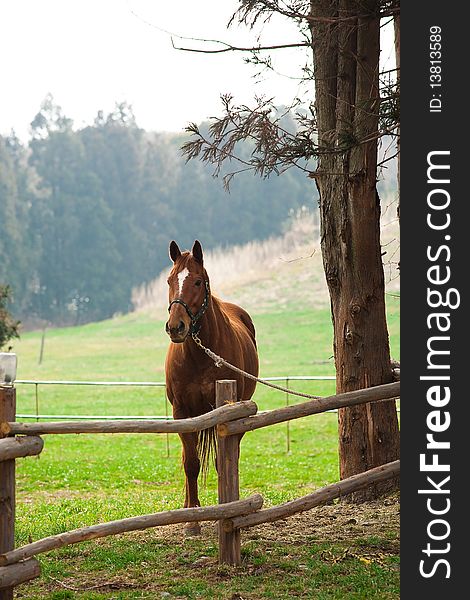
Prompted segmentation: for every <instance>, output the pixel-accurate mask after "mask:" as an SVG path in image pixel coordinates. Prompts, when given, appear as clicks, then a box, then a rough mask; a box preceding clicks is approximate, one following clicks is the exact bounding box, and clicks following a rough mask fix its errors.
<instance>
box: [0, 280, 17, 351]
mask: <svg viewBox="0 0 470 600" xmlns="http://www.w3.org/2000/svg"><path fill="white" fill-rule="evenodd" d="M10 300H11V289H10V287H9V286H7V285H0V350H2V349H3V348H4V346H5V345H6V344H7V343H8V342H9V341H10V340H11V339H13V338H19V337H20V335H19V331H18V327H19V325H20V322H19V321H16V320H15V319H13V317H12V316H11V314H10V312H9V310H8V303H9V301H10ZM7 350H9V348H7Z"/></svg>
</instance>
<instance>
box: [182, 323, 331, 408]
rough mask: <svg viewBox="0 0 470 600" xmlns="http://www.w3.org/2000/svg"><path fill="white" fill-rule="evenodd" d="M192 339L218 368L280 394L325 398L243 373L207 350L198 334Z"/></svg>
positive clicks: (311, 398)
mask: <svg viewBox="0 0 470 600" xmlns="http://www.w3.org/2000/svg"><path fill="white" fill-rule="evenodd" d="M191 337H192V338H193V341H194V343H195V344H196V346H199V348H201V350H203V351H204V352H205V353H206V354H207V356H208V357H209V358H211V359H212V360H213V361H214V364H215V366H216V367H219V368H220V367H222V366H225V367H227V368H229V369H231V370H232V371H235V373H239V374H240V375H243V377H246V378H248V379H252V380H253V381H257V382H258V383H262V384H263V385H267V386H268V387H271V388H274V389H275V390H279V391H280V392H287V393H288V394H292V395H294V396H300V397H301V398H308V399H309V400H321V398H322V397H323V396H312V395H311V394H304V393H303V392H296V391H294V390H291V389H289V388H285V387H282V386H281V385H276V384H274V383H270V382H269V381H266V380H265V379H260V378H259V377H256V376H255V375H252V374H251V373H247V372H246V371H243V370H242V369H239V368H238V367H235V365H232V364H230V363H229V362H227V361H226V360H225V359H224V358H222V357H221V356H219V355H218V354H216V353H215V352H212V350H210V349H209V348H206V346H204V344H203V343H202V342H201V339H200V337H199V336H198V334H197V333H192V334H191Z"/></svg>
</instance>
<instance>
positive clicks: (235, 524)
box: [223, 460, 400, 531]
mask: <svg viewBox="0 0 470 600" xmlns="http://www.w3.org/2000/svg"><path fill="white" fill-rule="evenodd" d="M399 473H400V461H399V460H396V461H394V462H391V463H387V464H386V465H381V466H380V467H375V468H374V469H370V470H369V471H365V472H364V473H359V474H358V475H353V476H352V477H348V478H347V479H343V480H342V481H338V482H336V483H332V484H330V485H327V486H325V487H323V488H320V489H319V490H315V491H314V492H312V493H311V494H307V495H306V496H302V497H301V498H296V499H295V500H291V501H290V502H285V503H284V504H278V505H277V506H273V507H271V508H265V509H263V510H259V511H257V512H254V513H253V514H251V515H246V516H243V517H235V518H233V519H227V520H225V521H224V523H223V528H224V530H225V531H232V530H234V529H240V528H243V527H253V526H254V525H260V524H261V523H271V522H272V521H277V520H278V519H285V518H286V517H290V516H292V515H294V514H296V513H299V512H305V511H306V510H310V509H311V508H313V507H315V506H318V505H319V504H322V503H323V502H328V501H330V500H333V499H334V498H340V497H341V496H345V495H347V494H350V493H351V492H356V491H358V490H361V489H363V488H365V487H368V486H369V485H372V484H374V483H377V482H378V481H384V480H386V479H390V478H392V477H396V476H397V475H398V474H399Z"/></svg>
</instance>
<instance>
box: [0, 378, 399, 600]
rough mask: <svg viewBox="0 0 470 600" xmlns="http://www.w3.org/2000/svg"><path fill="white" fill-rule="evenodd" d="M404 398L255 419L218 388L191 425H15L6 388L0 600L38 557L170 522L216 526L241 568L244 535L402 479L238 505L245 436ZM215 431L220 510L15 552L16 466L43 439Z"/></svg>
mask: <svg viewBox="0 0 470 600" xmlns="http://www.w3.org/2000/svg"><path fill="white" fill-rule="evenodd" d="M399 395H400V383H399V382H396V383H390V384H386V385H380V386H376V387H374V388H368V389H365V390H359V391H357V392H348V393H345V394H338V395H335V396H329V397H326V398H321V399H315V400H310V401H308V402H303V403H301V404H296V405H291V406H287V407H284V408H279V409H276V410H271V411H268V412H265V413H261V414H257V406H256V404H255V403H254V402H252V401H247V402H237V401H236V400H237V391H236V382H235V381H231V380H224V381H217V382H216V408H215V409H214V410H213V411H211V412H210V413H207V414H205V415H201V416H199V417H195V418H193V419H181V420H177V421H172V422H168V421H149V420H146V421H143V420H119V421H94V422H89V421H73V422H66V421H64V422H50V423H48V422H42V423H17V422H16V421H15V414H16V390H15V388H14V387H12V386H0V600H11V599H12V598H13V589H14V587H15V586H17V585H19V584H20V583H23V582H25V581H29V580H31V579H34V578H35V577H38V576H39V575H40V566H39V562H38V561H37V559H36V558H34V557H35V556H37V555H38V554H40V553H42V552H47V551H49V550H52V549H55V548H61V547H63V546H67V545H69V544H75V543H78V542H83V541H85V540H90V539H94V538H99V537H105V536H109V535H116V534H119V533H125V532H128V531H136V530H142V529H147V528H149V527H158V526H161V525H168V524H170V523H183V522H192V521H218V522H219V528H218V531H219V533H218V535H219V562H220V563H228V564H235V565H237V564H240V562H241V549H240V530H241V529H242V528H246V527H251V526H253V525H258V524H260V523H267V522H270V521H275V520H277V519H283V518H286V517H288V516H290V515H293V514H295V513H298V512H303V511H306V510H309V509H311V508H313V507H314V506H318V505H319V504H321V503H323V502H326V501H328V500H332V499H334V498H338V497H340V496H343V495H345V494H349V493H351V492H354V491H357V490H360V489H363V488H365V487H368V486H369V485H372V484H373V483H376V482H378V481H383V480H386V479H390V478H393V477H396V476H397V475H398V473H399V471H400V463H399V461H394V462H392V463H388V464H386V465H382V466H379V467H376V468H374V469H371V470H369V471H366V472H364V473H361V474H359V475H355V476H353V477H349V478H348V479H344V480H342V481H340V482H337V483H334V484H331V485H328V486H326V487H324V488H321V489H319V490H316V491H315V492H313V493H311V494H308V495H306V496H303V497H301V498H298V499H296V500H292V501H290V502H286V503H284V504H280V505H278V506H274V507H272V508H268V509H264V510H261V507H262V504H263V498H262V497H261V496H260V495H259V494H255V495H253V496H250V497H249V498H246V499H244V500H240V498H239V472H238V464H239V451H240V448H239V435H238V434H240V433H244V432H247V431H252V430H254V429H258V428H260V427H266V426H268V425H272V424H274V423H282V422H286V421H290V420H292V419H298V418H301V417H305V416H308V415H313V414H318V413H322V412H325V411H327V410H330V409H332V408H344V407H349V406H354V405H356V404H363V403H366V402H377V401H382V400H391V399H393V398H397V397H399ZM210 427H217V434H218V435H217V443H218V450H217V467H218V469H217V471H218V500H219V504H217V505H214V506H205V507H197V508H182V509H177V510H170V511H165V512H160V513H155V514H152V515H143V516H139V517H130V518H127V519H121V520H118V521H111V522H108V523H103V524H99V525H92V526H90V527H82V528H80V529H75V530H73V531H68V532H64V533H61V534H59V535H54V536H50V537H47V538H44V539H42V540H38V541H36V542H32V543H30V544H27V545H25V546H22V547H20V548H16V549H15V547H14V523H15V460H16V459H17V458H20V457H26V456H33V455H35V454H39V453H40V452H41V451H42V449H43V446H44V442H43V439H42V437H40V436H42V435H46V434H70V433H179V432H189V431H191V432H195V431H201V430H203V429H208V428H210Z"/></svg>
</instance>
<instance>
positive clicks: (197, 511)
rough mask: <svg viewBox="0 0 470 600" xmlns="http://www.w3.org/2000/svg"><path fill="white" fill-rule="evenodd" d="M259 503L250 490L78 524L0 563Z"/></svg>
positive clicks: (237, 512)
mask: <svg viewBox="0 0 470 600" xmlns="http://www.w3.org/2000/svg"><path fill="white" fill-rule="evenodd" d="M262 505H263V497H262V496H260V494H254V495H253V496H250V497H248V498H246V499H245V500H238V501H236V502H229V503H227V504H222V505H219V504H215V505H213V506H198V507H196V508H178V509H176V510H167V511H164V512H159V513H154V514H152V515H142V516H139V517H129V518H127V519H120V520H118V521H109V522H108V523H100V524H98V525H91V526H89V527H81V528H79V529H74V530H73V531H67V532H65V533H59V534H57V535H52V536H50V537H47V538H44V539H42V540H38V541H36V542H32V543H31V544H26V546H22V547H21V548H17V549H16V550H12V551H10V552H5V553H4V554H1V555H0V565H1V566H5V565H12V564H14V563H17V562H18V561H20V560H25V559H26V558H31V557H32V556H37V555H38V554H42V553H43V552H49V551H50V550H56V549H57V548H63V547H64V546H69V545H71V544H78V543H79V542H84V541H86V540H93V539H96V538H102V537H108V536H110V535H117V534H119V533H126V532H129V531H140V530H142V529H149V528H150V527H159V526H162V525H170V524H174V523H189V522H194V521H219V520H220V519H226V518H230V517H234V516H241V515H247V514H249V513H251V512H254V511H256V510H259V509H260V508H261V506H262Z"/></svg>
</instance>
